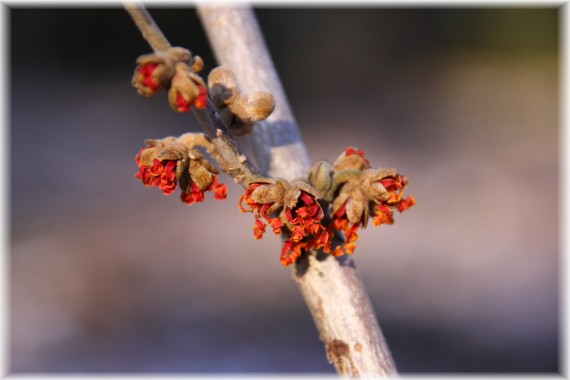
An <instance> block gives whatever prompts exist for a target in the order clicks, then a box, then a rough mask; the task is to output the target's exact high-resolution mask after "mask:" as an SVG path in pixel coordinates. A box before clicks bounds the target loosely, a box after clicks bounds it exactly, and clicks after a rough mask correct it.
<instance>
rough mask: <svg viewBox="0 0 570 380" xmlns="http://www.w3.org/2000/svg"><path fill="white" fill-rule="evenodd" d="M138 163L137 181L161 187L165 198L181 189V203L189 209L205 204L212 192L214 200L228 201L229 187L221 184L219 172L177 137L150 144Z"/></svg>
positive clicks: (139, 156)
mask: <svg viewBox="0 0 570 380" xmlns="http://www.w3.org/2000/svg"><path fill="white" fill-rule="evenodd" d="M135 161H136V163H137V166H138V168H139V171H138V172H137V173H136V174H135V178H138V179H139V180H140V181H141V182H142V183H143V185H145V186H154V187H158V188H159V189H160V190H161V191H162V192H163V193H164V194H165V195H170V194H172V193H173V192H174V191H175V190H176V187H177V185H179V186H180V189H181V190H182V192H181V194H180V199H181V200H182V202H184V203H186V204H188V205H192V204H194V203H197V202H203V201H204V198H205V192H206V191H210V192H212V193H213V194H214V199H220V200H221V199H226V194H227V189H226V185H224V184H221V183H219V182H218V178H217V175H218V174H219V173H218V171H217V170H216V168H214V167H213V166H212V165H211V164H210V163H209V162H208V161H206V160H205V159H204V158H203V157H202V155H201V154H200V152H199V151H197V150H196V149H193V148H189V147H188V146H186V145H185V144H182V143H181V142H179V141H177V140H176V139H175V138H174V137H167V138H165V139H162V140H147V141H146V147H143V148H141V150H140V152H139V153H138V154H137V155H136V157H135Z"/></svg>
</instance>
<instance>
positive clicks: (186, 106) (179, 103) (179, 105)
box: [176, 92, 190, 112]
mask: <svg viewBox="0 0 570 380" xmlns="http://www.w3.org/2000/svg"><path fill="white" fill-rule="evenodd" d="M176 110H177V111H178V112H188V111H190V102H189V101H187V100H186V99H184V97H183V96H182V94H181V93H180V92H177V93H176Z"/></svg>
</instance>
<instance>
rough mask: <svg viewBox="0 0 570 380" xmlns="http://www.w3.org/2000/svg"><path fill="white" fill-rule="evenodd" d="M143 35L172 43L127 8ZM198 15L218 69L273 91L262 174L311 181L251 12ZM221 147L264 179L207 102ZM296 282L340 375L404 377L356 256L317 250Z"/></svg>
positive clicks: (142, 14)
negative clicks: (355, 260) (365, 284)
mask: <svg viewBox="0 0 570 380" xmlns="http://www.w3.org/2000/svg"><path fill="white" fill-rule="evenodd" d="M125 8H126V10H127V11H128V12H129V14H130V15H131V17H132V18H133V20H134V22H135V24H136V25H137V27H138V28H139V29H140V30H141V32H142V34H143V37H144V38H145V39H146V40H147V41H148V43H149V44H150V45H151V47H152V48H153V49H154V50H155V51H161V50H166V49H168V48H170V44H169V43H168V41H167V40H166V38H165V37H164V35H163V34H162V32H161V31H160V30H159V28H158V27H157V26H156V24H155V23H154V22H153V21H152V18H151V17H150V15H149V14H148V13H147V12H146V10H145V9H144V8H143V6H142V5H131V4H126V5H125ZM198 13H199V16H200V17H201V20H202V23H203V25H204V28H205V30H206V33H207V34H208V37H209V38H210V42H211V45H212V48H213V49H214V52H215V54H216V57H217V59H218V61H219V63H221V64H223V65H225V66H228V67H229V68H230V69H231V70H233V71H234V73H235V74H236V77H237V80H238V83H239V85H240V87H241V88H242V89H243V90H244V92H251V91H257V90H262V91H268V92H270V93H272V94H273V96H274V98H275V102H276V107H275V111H274V112H273V114H272V115H271V116H270V117H269V118H268V119H266V120H265V121H263V122H260V123H257V124H256V126H255V127H254V132H253V134H252V137H250V143H251V144H252V148H253V151H254V155H255V158H256V159H257V162H258V163H259V165H260V167H261V170H262V172H263V173H268V174H269V175H271V176H274V177H282V178H285V179H287V180H292V179H295V178H298V177H305V176H306V173H307V172H308V169H309V161H308V158H307V157H308V156H307V152H306V149H305V146H304V144H303V142H302V139H301V136H300V133H299V129H298V127H297V124H296V122H295V119H294V117H293V114H292V112H291V110H290V107H289V104H288V102H287V99H286V97H285V95H284V92H283V89H282V86H281V83H280V81H279V78H278V76H277V73H276V71H275V68H274V66H273V63H272V61H271V58H270V56H269V54H268V52H267V49H266V47H265V44H264V42H263V38H262V36H261V32H260V30H259V26H258V24H257V21H256V19H255V16H254V14H253V12H252V10H251V9H250V8H247V7H235V6H224V7H214V6H199V7H198ZM193 111H194V115H195V116H196V118H197V119H198V122H199V123H200V125H201V126H202V128H203V129H204V130H205V132H206V133H207V134H208V135H209V137H210V139H211V140H212V143H213V144H214V145H215V146H216V149H217V150H218V153H219V155H220V158H219V160H218V163H219V164H220V167H221V169H222V170H224V171H225V172H227V173H228V174H230V175H231V176H233V177H234V179H235V180H236V182H239V183H240V184H241V185H242V186H244V187H246V186H247V184H248V183H249V182H250V181H252V180H253V179H255V177H256V176H257V173H256V172H255V170H254V169H253V168H252V167H251V166H250V164H249V163H248V162H247V161H246V162H244V155H243V154H242V153H241V151H240V150H239V148H238V147H237V144H236V143H235V141H234V140H233V138H232V137H231V135H230V133H229V131H228V130H227V128H226V127H225V126H224V124H223V123H222V122H221V120H220V117H219V115H218V113H217V111H216V110H215V108H214V107H213V105H212V104H211V102H209V101H208V105H207V107H206V108H205V109H204V110H202V111H198V110H193ZM293 278H294V280H295V282H296V283H297V285H298V286H299V289H300V290H301V293H302V295H303V297H304V299H305V302H306V303H307V306H308V307H309V310H310V312H311V314H312V316H313V319H314V320H315V324H316V326H317V329H318V331H319V336H320V339H321V340H322V341H323V343H324V344H325V349H326V352H327V357H328V359H329V361H330V362H331V363H332V364H333V365H334V366H335V368H336V370H337V371H338V373H340V374H342V375H346V376H350V377H363V376H367V377H368V376H383V377H388V376H395V375H397V371H396V367H395V365H394V362H393V359H392V356H391V355H390V352H389V350H388V347H387V345H386V342H385V340H384V337H383V335H382V332H381V331H380V327H379V325H378V322H377V320H376V317H375V314H374V310H373V308H372V305H371V304H370V300H369V299H368V295H367V294H366V290H365V288H364V285H363V284H362V281H361V280H360V277H359V275H358V272H357V271H356V268H355V266H354V262H353V260H352V258H351V257H348V256H344V257H341V258H338V259H337V258H334V257H332V256H328V255H326V256H325V258H324V259H321V258H320V255H318V254H317V253H315V252H311V254H310V255H308V258H307V259H306V261H304V262H301V263H299V262H298V263H297V266H296V272H295V273H294V275H293Z"/></svg>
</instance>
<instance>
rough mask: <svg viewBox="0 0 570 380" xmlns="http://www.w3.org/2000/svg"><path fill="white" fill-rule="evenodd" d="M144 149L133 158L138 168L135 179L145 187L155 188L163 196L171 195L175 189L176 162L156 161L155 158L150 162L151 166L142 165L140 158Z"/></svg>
mask: <svg viewBox="0 0 570 380" xmlns="http://www.w3.org/2000/svg"><path fill="white" fill-rule="evenodd" d="M145 149H147V148H142V149H141V150H140V152H139V153H138V154H137V155H136V157H135V161H136V163H137V165H138V167H139V171H138V173H137V174H135V178H138V179H140V180H141V182H142V183H143V185H145V186H156V187H158V188H159V189H160V190H161V191H162V192H163V193H164V194H166V195H170V194H172V192H174V190H175V189H176V180H177V178H176V165H177V161H174V160H158V159H156V158H155V159H153V160H152V165H150V166H148V165H143V164H142V162H141V159H140V157H141V154H142V152H143V151H144V150H145Z"/></svg>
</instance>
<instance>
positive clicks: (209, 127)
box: [124, 3, 259, 187]
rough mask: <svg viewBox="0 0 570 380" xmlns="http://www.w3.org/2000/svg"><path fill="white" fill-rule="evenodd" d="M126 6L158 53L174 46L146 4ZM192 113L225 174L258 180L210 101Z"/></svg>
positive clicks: (240, 180)
mask: <svg viewBox="0 0 570 380" xmlns="http://www.w3.org/2000/svg"><path fill="white" fill-rule="evenodd" d="M124 6H125V10H126V11H127V12H128V13H129V14H130V16H131V18H132V19H133V21H134V23H135V25H136V26H137V28H139V30H140V31H141V33H142V35H143V37H144V39H145V40H146V41H147V42H148V44H149V45H150V47H151V48H152V49H153V50H154V51H155V52H158V51H164V50H167V49H169V48H170V47H171V45H170V42H168V40H167V39H166V37H165V36H164V35H163V34H162V31H161V30H160V28H159V27H158V26H157V25H156V24H155V22H154V20H153V19H152V17H151V15H150V14H149V13H148V12H147V10H146V9H145V8H144V6H143V5H141V4H137V3H125V5H124ZM192 112H193V113H194V116H195V117H196V119H197V120H198V123H199V124H200V126H201V127H202V129H204V131H205V132H206V134H207V135H208V136H209V137H210V138H211V140H212V143H213V144H214V146H215V147H216V149H217V154H218V155H219V157H217V158H219V160H218V163H219V164H220V168H221V169H222V170H223V171H224V172H226V173H227V174H228V175H230V176H231V177H233V178H234V181H235V182H236V183H239V184H240V185H242V186H243V187H247V185H248V184H249V182H252V181H254V180H255V179H256V178H258V177H259V174H258V173H257V172H256V170H255V169H254V168H253V166H252V165H251V163H250V162H249V161H247V160H244V158H245V157H246V156H245V155H244V154H243V152H242V151H241V150H240V149H239V147H238V145H237V144H236V142H235V140H234V139H233V137H232V136H231V133H230V132H229V130H228V129H227V127H226V126H225V125H224V123H223V122H222V121H221V119H220V116H219V114H218V112H217V111H216V109H215V107H214V105H213V104H212V103H211V101H210V100H209V99H208V102H207V105H206V107H205V108H204V109H203V110H199V109H197V108H195V107H192Z"/></svg>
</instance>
